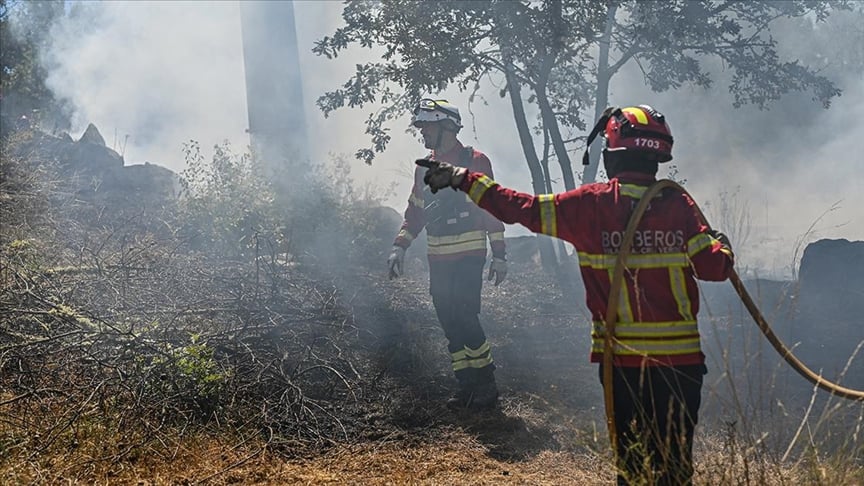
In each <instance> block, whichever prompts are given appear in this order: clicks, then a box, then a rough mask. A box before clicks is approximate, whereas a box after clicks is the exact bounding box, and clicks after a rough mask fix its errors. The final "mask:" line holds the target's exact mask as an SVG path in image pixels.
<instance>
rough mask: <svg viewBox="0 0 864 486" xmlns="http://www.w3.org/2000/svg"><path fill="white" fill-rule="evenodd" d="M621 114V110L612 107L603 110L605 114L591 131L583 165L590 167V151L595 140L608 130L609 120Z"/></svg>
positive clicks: (583, 157)
mask: <svg viewBox="0 0 864 486" xmlns="http://www.w3.org/2000/svg"><path fill="white" fill-rule="evenodd" d="M619 112H621V108H618V107H616V106H610V107H609V108H606V109H605V110H603V114H602V115H600V119H599V120H597V123H595V124H594V128H592V129H591V133H589V134H588V142H587V143H586V144H585V154H584V155H583V156H582V165H589V164H590V163H591V161H590V160H589V159H588V157H589V156H588V151H589V150H590V149H591V143H592V142H594V139H595V138H597V135H599V134H600V132H602V131H603V130H604V129H605V128H606V122H608V121H609V118H610V117H612V116H613V115H616V114H618V113H619Z"/></svg>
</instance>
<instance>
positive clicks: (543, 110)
mask: <svg viewBox="0 0 864 486" xmlns="http://www.w3.org/2000/svg"><path fill="white" fill-rule="evenodd" d="M535 93H536V94H537V104H538V105H539V106H540V116H541V117H543V124H544V125H545V126H546V129H547V130H548V131H549V136H550V138H551V139H552V147H553V148H554V149H555V157H556V158H558V164H559V165H560V166H561V174H562V176H563V178H564V189H565V190H567V191H569V190H571V189H575V188H576V179H575V178H574V177H573V164H571V163H570V155H569V154H568V153H567V147H566V146H565V145H564V139H563V138H562V137H561V130H560V128H559V126H558V120H557V119H556V118H555V113H554V112H553V111H552V107H551V106H550V105H549V98H548V97H547V96H546V87H545V83H543V84H540V85H538V87H537V89H536V90H535Z"/></svg>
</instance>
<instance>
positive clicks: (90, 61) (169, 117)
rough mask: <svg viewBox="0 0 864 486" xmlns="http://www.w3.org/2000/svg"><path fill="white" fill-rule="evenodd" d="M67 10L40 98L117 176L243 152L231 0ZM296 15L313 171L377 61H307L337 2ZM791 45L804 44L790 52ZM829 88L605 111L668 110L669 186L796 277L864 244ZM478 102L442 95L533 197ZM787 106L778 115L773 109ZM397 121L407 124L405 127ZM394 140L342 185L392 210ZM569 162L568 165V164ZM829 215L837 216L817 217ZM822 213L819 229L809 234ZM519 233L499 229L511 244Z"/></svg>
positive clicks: (627, 84)
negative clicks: (193, 157)
mask: <svg viewBox="0 0 864 486" xmlns="http://www.w3.org/2000/svg"><path fill="white" fill-rule="evenodd" d="M79 6H80V7H83V8H84V9H85V10H86V12H87V15H82V16H80V17H78V18H72V19H68V20H67V21H66V22H65V23H64V24H63V25H61V26H58V28H57V29H56V30H55V32H54V39H55V43H54V46H55V49H54V50H53V52H52V53H51V55H50V56H49V59H50V60H51V61H52V62H53V63H54V65H55V67H56V69H54V70H53V71H52V76H51V80H50V84H51V86H52V87H53V89H54V90H55V91H56V92H57V94H59V95H61V96H64V97H67V98H69V99H70V100H72V102H73V105H74V106H75V109H76V112H75V119H74V121H73V123H74V126H73V133H72V135H73V137H77V136H80V134H81V133H82V132H83V130H84V128H85V127H86V126H87V124H88V123H90V122H92V123H94V124H95V125H96V126H97V127H98V128H99V129H100V131H101V132H102V135H103V136H104V138H105V140H106V142H107V143H108V145H109V146H113V147H114V148H115V149H116V150H117V151H118V152H125V154H124V155H125V157H126V163H127V164H136V163H143V162H145V161H149V162H151V163H156V164H160V165H163V166H165V167H168V168H171V169H173V170H175V171H179V170H181V169H182V168H183V160H182V152H181V146H182V143H183V142H184V141H186V140H189V139H195V140H198V141H199V142H201V145H202V146H203V147H210V146H212V145H214V144H216V143H220V142H221V141H223V140H229V141H230V142H231V143H232V144H233V145H234V147H235V148H236V149H237V150H238V151H242V150H244V148H245V146H246V145H247V144H248V138H247V135H246V134H245V129H246V127H247V123H248V122H247V115H246V99H245V85H244V83H245V81H244V73H243V60H242V57H241V53H242V49H241V43H240V19H239V7H238V4H237V3H236V2H231V1H220V2H212V3H210V2H199V1H195V2H145V1H135V2H121V1H111V2H99V3H96V2H92V3H91V2H88V3H86V4H83V5H79ZM295 8H296V10H295V18H296V25H297V35H298V42H299V47H300V59H301V64H302V69H303V79H304V83H303V84H304V86H303V89H304V93H305V98H306V99H305V100H302V102H303V103H304V104H305V107H306V114H307V117H308V122H309V137H310V147H311V154H312V156H313V158H316V159H319V160H327V159H329V157H330V154H343V155H346V156H347V157H349V158H352V157H353V156H352V155H351V154H353V152H354V151H355V150H356V149H357V148H359V147H364V146H367V145H368V139H367V138H366V135H365V134H364V129H365V126H364V124H363V121H364V120H365V118H366V117H367V116H368V114H369V112H371V111H372V109H371V108H367V109H362V110H348V109H343V110H339V111H337V112H335V113H333V114H332V115H331V117H330V118H328V119H325V118H324V117H323V115H322V114H321V112H320V111H319V110H318V109H317V107H316V106H315V104H314V103H315V99H316V98H317V97H318V95H320V94H321V93H322V92H323V91H325V90H330V89H334V88H337V87H338V86H339V85H340V84H341V83H342V82H344V81H345V80H346V79H348V77H349V76H350V74H351V73H352V72H353V70H354V65H355V64H356V63H358V62H364V61H367V60H373V59H374V58H375V57H376V56H375V53H374V52H371V51H368V50H365V51H361V50H356V51H351V53H350V55H343V56H340V57H339V58H337V59H336V60H335V61H334V60H327V59H325V58H322V57H318V56H315V55H314V54H312V53H311V48H312V45H313V41H314V40H315V39H318V38H320V37H321V36H323V35H326V34H329V33H331V32H332V31H333V29H334V28H335V27H336V26H337V25H339V24H340V22H341V18H340V12H341V8H342V4H341V2H335V1H309V2H304V1H301V2H296V3H295ZM796 47H797V48H801V46H792V47H791V48H792V50H793V51H794V48H796ZM803 48H806V47H803ZM859 48H862V47H860V46H859ZM841 85H842V87H843V89H844V94H843V96H842V97H841V98H840V99H837V100H836V101H835V103H834V107H832V109H831V110H828V111H825V110H822V109H821V108H820V107H818V106H817V105H815V104H814V105H813V106H812V110H809V111H808V113H807V115H806V120H800V119H795V117H797V116H800V115H799V114H796V115H795V117H792V118H789V113H788V112H784V111H783V110H782V109H776V110H774V111H772V112H771V114H766V113H762V112H759V111H758V110H756V109H755V108H744V109H741V110H732V109H731V108H730V98H729V95H728V94H727V93H726V88H725V86H724V85H723V84H722V83H718V84H717V86H716V89H715V90H713V91H711V92H707V93H706V92H704V91H701V90H696V89H689V88H685V89H683V90H682V91H679V92H676V93H663V94H659V95H658V94H655V93H651V92H650V91H649V90H648V89H647V88H645V87H644V85H643V84H642V82H641V79H640V78H639V75H638V73H636V72H629V73H623V75H619V77H618V78H616V80H615V82H614V84H613V87H612V102H614V103H615V104H618V105H628V104H638V103H648V104H652V105H654V106H655V107H656V108H658V109H659V110H660V111H662V112H664V113H665V114H666V116H667V119H668V120H669V122H670V125H671V128H672V131H673V134H674V136H675V140H676V144H675V149H674V151H673V153H674V155H675V160H674V163H675V164H676V166H677V168H678V170H679V177H681V178H685V179H687V184H686V186H687V188H688V189H689V190H690V191H691V193H692V194H693V195H694V197H695V198H696V199H697V201H699V202H700V204H702V205H703V209H706V213H707V214H708V215H709V217H711V216H712V211H713V208H714V207H716V206H717V203H718V202H719V199H718V198H719V194H720V193H721V192H724V191H726V192H727V193H729V194H730V195H734V197H732V200H733V202H734V203H735V204H739V205H746V206H748V207H749V208H750V210H751V220H752V230H751V233H750V236H749V239H748V246H747V250H746V252H747V257H748V261H750V262H752V265H754V266H758V267H760V268H763V270H762V274H763V275H766V276H771V275H772V273H773V274H776V275H778V276H781V275H783V274H784V273H787V272H788V270H790V269H791V268H792V267H791V265H792V258H793V253H794V247H795V245H796V243H798V242H799V241H802V240H803V241H804V242H805V243H806V242H807V241H812V240H813V239H816V238H820V237H825V238H848V239H859V240H860V239H864V210H862V209H861V208H862V207H864V196H862V183H861V180H862V175H861V168H862V165H864V164H862V161H861V156H860V153H861V149H859V148H858V146H859V145H860V142H861V141H862V139H864V121H862V120H864V117H862V116H861V115H860V114H861V113H864V82H862V81H861V79H860V76H859V77H858V78H857V79H856V80H855V81H851V82H850V81H849V80H842V82H841ZM490 93H492V94H489V95H487V96H486V97H485V99H486V100H488V102H489V105H488V106H484V104H483V103H482V102H475V103H474V105H473V106H472V107H471V111H472V112H473V116H472V114H470V113H469V110H468V106H467V105H466V102H467V96H465V95H461V94H458V93H455V92H450V93H445V95H446V96H448V97H449V98H450V99H451V101H453V102H455V103H457V104H458V105H460V107H461V109H462V112H463V118H465V121H466V123H465V125H466V128H465V129H464V130H463V132H462V134H461V137H460V138H461V139H462V141H463V143H465V144H470V145H474V146H475V147H477V148H478V149H480V150H483V151H484V152H486V153H487V154H489V156H490V158H491V160H492V162H493V166H494V167H495V171H496V179H497V180H499V181H500V182H501V183H503V184H504V185H508V186H512V187H516V188H517V189H521V190H529V189H530V181H529V177H528V171H527V168H526V166H525V164H524V162H523V161H522V156H521V148H520V147H519V145H518V136H517V134H516V129H515V126H514V123H513V121H512V116H511V114H510V111H509V110H510V108H509V102H508V100H506V99H502V98H499V97H498V96H497V95H496V94H494V93H495V90H494V88H493V89H490ZM784 102H785V101H783V100H781V102H780V103H779V104H778V105H779V106H780V107H781V108H782V105H783V103H784ZM799 104H800V103H799ZM778 105H774V106H775V108H777V107H778ZM796 106H797V105H796ZM404 123H405V126H407V124H408V120H407V118H406V119H405V120H404ZM768 123H770V124H781V125H784V124H785V125H788V127H789V128H788V129H783V130H777V129H776V127H774V129H773V130H772V133H774V134H775V135H774V136H772V137H771V138H768V139H759V137H758V136H754V133H757V134H758V133H759V131H760V130H761V129H762V127H764V126H765V124H768ZM474 127H476V130H475V129H474ZM392 134H393V141H392V143H391V145H390V148H389V149H388V152H387V153H385V154H384V155H380V156H379V157H378V159H376V162H375V164H374V165H373V166H372V167H367V166H365V165H364V164H363V163H362V162H359V161H357V162H356V163H355V164H354V166H353V168H352V174H351V177H353V178H355V179H356V180H357V181H359V182H360V183H376V184H378V185H380V186H381V187H384V186H386V185H387V184H388V183H390V182H396V184H397V185H396V194H395V196H394V197H392V198H390V199H389V200H388V201H387V202H388V205H391V206H393V207H395V208H396V209H397V210H399V211H402V210H403V209H404V201H405V200H406V199H407V194H408V190H409V185H410V183H411V179H410V174H411V170H412V166H413V164H412V161H413V160H414V159H415V158H417V157H418V156H421V155H423V154H424V152H425V151H424V149H423V148H422V146H421V145H420V144H419V143H418V142H417V141H416V140H415V139H413V138H412V136H411V135H410V134H403V133H402V131H401V130H400V129H399V127H398V126H397V127H394V131H393V132H392ZM127 137H128V138H127ZM754 140H756V141H757V142H758V143H755V144H754V143H753V142H754ZM742 143H743V144H742ZM538 147H542V141H539V142H538ZM580 155H581V152H577V153H574V157H573V161H574V163H578V161H579V156H580ZM559 189H560V187H559ZM835 203H836V204H837V205H838V207H837V209H835V210H833V211H829V209H831V208H832V207H833V206H834V205H835ZM706 207H707V208H706ZM826 211H829V212H828V214H826V215H824V217H823V218H822V220H821V221H820V222H819V223H818V224H817V225H816V228H815V229H816V232H815V233H812V234H810V235H805V233H806V232H807V230H808V228H809V227H810V226H811V225H812V224H813V223H814V222H815V221H817V219H818V218H819V217H820V215H822V214H823V213H825V212H826ZM715 225H717V223H715ZM522 233H523V231H521V230H517V229H516V228H514V227H510V228H509V229H508V234H510V235H515V234H522ZM734 243H735V242H734V241H733V245H734ZM801 249H803V247H802V248H801ZM744 251H745V250H743V249H742V250H741V252H742V254H743V253H744Z"/></svg>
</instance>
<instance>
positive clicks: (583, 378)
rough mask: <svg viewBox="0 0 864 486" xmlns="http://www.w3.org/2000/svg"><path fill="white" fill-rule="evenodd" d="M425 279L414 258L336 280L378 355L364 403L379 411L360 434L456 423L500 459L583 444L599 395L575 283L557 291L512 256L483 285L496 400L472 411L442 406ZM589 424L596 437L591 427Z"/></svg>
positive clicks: (445, 376)
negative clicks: (394, 267)
mask: <svg viewBox="0 0 864 486" xmlns="http://www.w3.org/2000/svg"><path fill="white" fill-rule="evenodd" d="M382 267H383V265H382ZM427 279H428V274H427V273H426V271H425V270H424V269H423V268H422V266H420V265H415V268H409V269H408V272H407V274H406V275H405V276H404V277H402V278H399V279H395V280H388V279H387V278H386V274H385V272H384V269H383V268H382V269H381V270H380V271H379V272H374V271H370V272H369V273H366V274H364V275H363V276H362V278H351V277H345V276H343V277H341V278H340V280H339V282H338V283H337V285H338V286H339V288H340V292H341V293H342V295H343V296H344V298H345V304H346V306H347V308H348V309H349V313H350V314H351V315H352V316H353V319H354V325H356V327H357V328H358V329H359V330H360V342H361V343H362V345H363V346H364V348H365V349H366V350H367V352H368V353H369V355H370V356H371V357H372V359H373V360H374V361H376V364H375V369H376V370H377V372H376V376H375V378H374V379H373V380H372V381H374V384H375V386H374V388H375V389H376V391H377V392H378V393H379V394H380V395H379V396H380V400H378V401H377V403H374V404H371V406H372V407H373V408H376V407H380V410H379V411H378V412H377V416H376V417H370V416H368V415H367V416H365V417H363V419H362V421H363V422H367V426H366V427H367V428H366V430H364V431H363V432H362V436H363V437H364V438H366V439H370V440H376V439H380V438H382V437H392V436H393V434H396V435H397V436H403V435H408V436H413V437H417V436H426V437H429V438H434V437H435V436H436V435H438V434H441V433H447V431H449V430H451V429H453V428H454V427H455V428H458V429H462V430H466V431H468V432H470V433H472V434H475V435H476V437H477V438H478V440H479V441H480V442H481V443H482V444H484V445H485V446H486V447H487V448H488V449H489V454H490V456H491V457H494V458H497V459H501V460H515V459H520V458H521V459H525V458H528V457H532V456H535V455H537V454H538V453H540V452H542V451H549V450H552V451H562V450H575V449H576V448H575V447H574V444H577V443H578V444H583V445H584V444H585V440H584V439H585V437H582V436H583V435H584V434H585V432H584V430H583V429H581V428H580V427H581V426H582V425H583V424H591V423H592V422H593V421H596V420H602V415H599V414H602V404H600V403H599V402H598V401H597V400H599V399H600V397H601V396H602V394H601V391H600V387H599V383H598V381H597V374H596V370H595V368H594V367H593V366H590V365H589V363H588V348H589V341H588V336H589V334H588V333H589V330H588V327H587V322H588V321H587V319H585V318H584V312H585V311H584V310H583V307H584V306H583V305H582V303H581V299H578V298H577V296H576V295H571V294H570V292H572V291H575V289H576V287H575V284H578V282H575V283H573V284H570V285H569V289H570V291H568V292H567V293H566V294H565V293H564V292H563V291H562V286H561V285H558V284H557V283H556V282H554V281H552V280H550V279H549V278H548V277H547V276H546V275H545V274H543V272H542V271H541V270H539V268H537V267H536V266H535V265H533V264H525V265H524V266H522V267H521V268H520V266H518V265H516V266H514V265H511V269H510V274H509V277H508V280H507V281H505V282H504V283H503V284H502V285H501V286H500V287H495V286H493V285H491V284H486V285H485V286H484V291H483V310H482V312H481V321H482V322H483V326H484V329H485V331H486V333H487V337H488V339H489V341H490V343H491V344H492V346H493V356H494V358H495V362H496V366H497V372H496V377H497V381H498V384H499V388H500V390H501V393H502V406H501V407H500V409H499V410H497V411H491V412H482V413H479V414H478V413H471V412H452V411H449V410H447V409H446V407H444V402H445V400H446V399H447V397H449V395H450V393H452V391H453V390H454V389H455V386H456V381H455V379H454V378H453V376H452V371H451V370H450V362H449V354H448V353H447V350H446V341H445V338H444V335H443V332H442V331H441V330H440V327H439V326H438V323H437V320H436V318H435V313H434V308H433V307H432V304H431V298H430V297H429V295H428V280H427ZM334 283H335V282H334ZM563 288H567V287H563ZM580 316H581V317H580ZM367 410H368V408H367ZM514 411H516V412H517V413H515V414H514V413H508V412H514ZM522 415H525V416H531V417H532V418H531V420H526V419H525V417H523V416H522ZM370 419H371V420H370ZM576 423H579V424H580V427H575V425H574V424H576ZM601 423H602V422H601ZM588 430H590V432H589V433H588V435H590V436H591V437H592V438H591V440H590V441H589V442H594V435H595V433H594V427H593V426H590V427H589V429H588ZM601 432H602V431H601Z"/></svg>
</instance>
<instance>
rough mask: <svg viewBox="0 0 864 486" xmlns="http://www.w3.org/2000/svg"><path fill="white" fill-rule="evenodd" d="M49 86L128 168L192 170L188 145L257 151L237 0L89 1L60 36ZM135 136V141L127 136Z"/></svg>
mask: <svg viewBox="0 0 864 486" xmlns="http://www.w3.org/2000/svg"><path fill="white" fill-rule="evenodd" d="M52 37H53V49H52V50H51V52H50V53H48V55H47V60H48V62H49V65H51V66H52V67H53V69H52V71H51V75H50V77H49V86H50V87H51V88H52V89H53V90H54V92H55V93H56V95H58V96H59V97H62V98H65V99H68V100H70V101H71V104H72V105H73V107H74V115H73V120H72V132H73V133H72V135H73V137H74V136H77V135H79V134H80V133H81V132H82V131H83V130H84V128H85V127H86V126H87V124H88V123H90V122H92V123H94V124H95V125H96V126H97V127H98V128H99V129H100V130H101V131H102V134H103V136H104V137H105V140H106V143H108V145H109V146H112V148H114V149H115V150H118V151H119V152H125V153H124V155H125V157H126V160H127V163H141V162H144V161H149V162H152V163H157V164H160V165H163V166H165V167H168V168H170V169H173V170H179V169H182V168H183V160H182V155H181V154H182V152H181V148H182V144H183V142H185V141H188V140H190V139H195V140H198V141H199V142H201V144H202V146H204V147H207V146H210V145H213V144H217V143H221V142H222V141H223V140H229V141H230V142H232V144H234V145H235V146H239V147H244V146H245V145H248V137H246V136H245V133H244V131H245V128H246V125H247V117H246V97H245V93H244V91H243V89H244V78H243V62H242V61H243V58H242V56H241V47H242V46H241V43H240V42H239V39H240V23H239V7H238V4H237V3H236V2H215V3H210V4H202V3H199V2H98V3H97V2H81V3H75V4H73V5H72V7H71V8H70V13H69V15H68V16H67V17H66V18H65V19H64V21H63V22H62V23H60V24H59V25H57V26H56V27H55V28H54V29H53V31H52ZM127 137H128V138H127Z"/></svg>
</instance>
